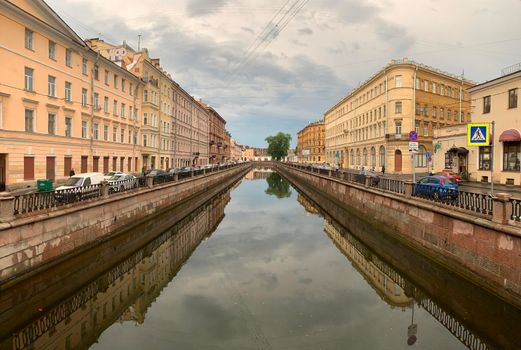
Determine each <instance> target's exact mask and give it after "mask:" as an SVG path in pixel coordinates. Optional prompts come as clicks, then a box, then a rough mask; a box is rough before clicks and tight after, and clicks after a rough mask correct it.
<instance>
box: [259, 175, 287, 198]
mask: <svg viewBox="0 0 521 350" xmlns="http://www.w3.org/2000/svg"><path fill="white" fill-rule="evenodd" d="M266 182H267V183H268V188H267V189H266V191H265V193H266V194H269V195H270V196H275V197H277V198H278V199H282V198H288V197H290V196H291V190H290V189H289V183H288V182H287V181H286V180H284V179H283V178H282V177H281V176H280V175H279V174H277V173H271V174H270V175H269V176H268V177H267V178H266Z"/></svg>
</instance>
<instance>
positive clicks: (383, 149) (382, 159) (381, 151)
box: [380, 146, 385, 167]
mask: <svg viewBox="0 0 521 350" xmlns="http://www.w3.org/2000/svg"><path fill="white" fill-rule="evenodd" d="M380 166H381V167H383V166H385V147H384V146H380Z"/></svg>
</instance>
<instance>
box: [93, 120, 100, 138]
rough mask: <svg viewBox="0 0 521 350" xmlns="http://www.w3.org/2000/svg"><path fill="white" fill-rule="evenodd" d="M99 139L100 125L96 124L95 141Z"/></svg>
mask: <svg viewBox="0 0 521 350" xmlns="http://www.w3.org/2000/svg"><path fill="white" fill-rule="evenodd" d="M98 138H99V124H98V123H94V140H97V139H98Z"/></svg>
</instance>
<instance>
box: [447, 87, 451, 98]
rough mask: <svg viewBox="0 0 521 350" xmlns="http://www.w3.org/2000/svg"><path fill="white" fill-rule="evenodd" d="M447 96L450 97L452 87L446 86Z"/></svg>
mask: <svg viewBox="0 0 521 350" xmlns="http://www.w3.org/2000/svg"><path fill="white" fill-rule="evenodd" d="M447 96H449V97H452V88H451V87H450V86H447Z"/></svg>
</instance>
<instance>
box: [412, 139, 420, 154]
mask: <svg viewBox="0 0 521 350" xmlns="http://www.w3.org/2000/svg"><path fill="white" fill-rule="evenodd" d="M418 147H420V145H419V144H418V142H417V141H410V142H409V152H413V153H416V152H418Z"/></svg>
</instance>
